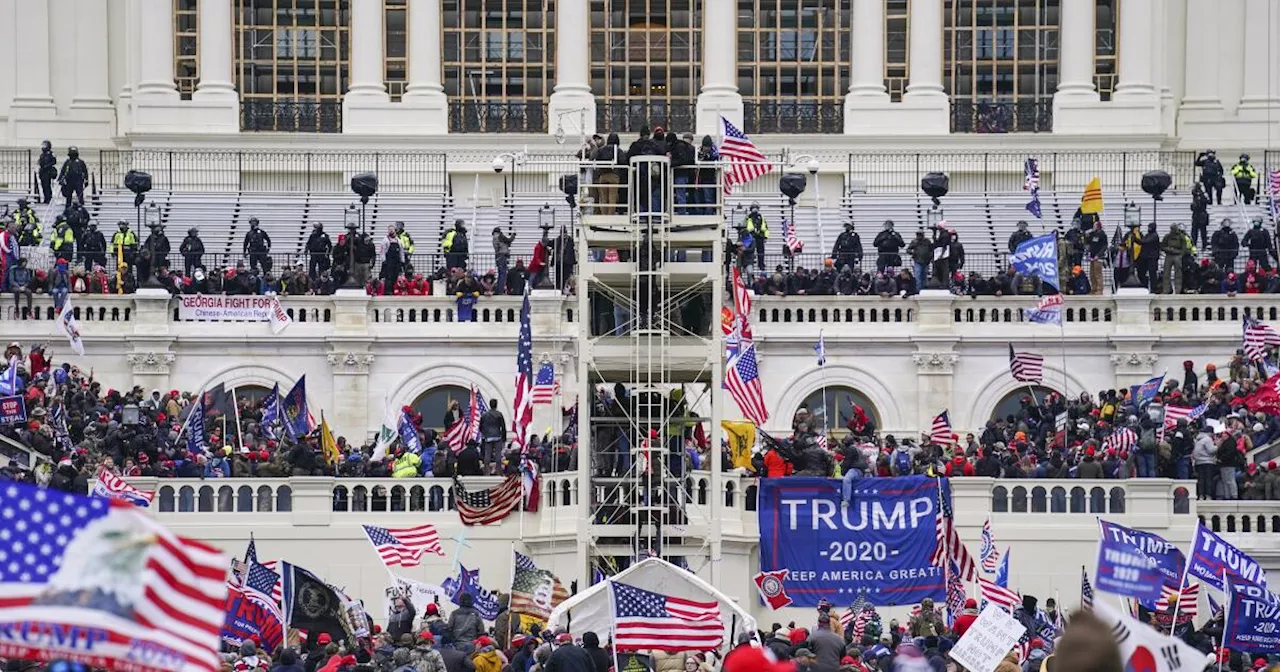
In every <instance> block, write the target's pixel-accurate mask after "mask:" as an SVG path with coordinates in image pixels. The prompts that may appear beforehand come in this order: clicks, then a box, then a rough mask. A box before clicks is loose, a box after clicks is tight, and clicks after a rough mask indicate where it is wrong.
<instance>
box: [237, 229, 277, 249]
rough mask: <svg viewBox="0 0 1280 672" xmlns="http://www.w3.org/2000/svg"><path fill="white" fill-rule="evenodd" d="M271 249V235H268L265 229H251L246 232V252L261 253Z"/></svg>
mask: <svg viewBox="0 0 1280 672" xmlns="http://www.w3.org/2000/svg"><path fill="white" fill-rule="evenodd" d="M270 251H271V236H268V235H267V232H266V231H263V230H262V229H249V232H248V233H246V234H244V253H245V254H248V253H250V252H259V253H261V252H270Z"/></svg>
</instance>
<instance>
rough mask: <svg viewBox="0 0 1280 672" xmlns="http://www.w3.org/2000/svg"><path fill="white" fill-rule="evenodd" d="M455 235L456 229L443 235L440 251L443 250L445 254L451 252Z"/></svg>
mask: <svg viewBox="0 0 1280 672" xmlns="http://www.w3.org/2000/svg"><path fill="white" fill-rule="evenodd" d="M456 235H458V231H457V229H454V230H452V231H450V232H448V233H446V234H444V243H443V244H441V245H440V249H442V250H444V251H445V252H451V251H453V237H454V236H456Z"/></svg>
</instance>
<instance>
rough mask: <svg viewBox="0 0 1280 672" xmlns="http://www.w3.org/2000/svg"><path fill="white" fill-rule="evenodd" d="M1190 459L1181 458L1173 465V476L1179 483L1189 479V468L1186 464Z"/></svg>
mask: <svg viewBox="0 0 1280 672" xmlns="http://www.w3.org/2000/svg"><path fill="white" fill-rule="evenodd" d="M1190 459H1191V458H1189V457H1186V456H1183V457H1180V458H1178V459H1177V460H1176V461H1175V462H1174V463H1173V475H1174V477H1176V478H1177V479H1178V480H1180V481H1185V480H1186V479H1188V478H1190V477H1191V466H1190V465H1189V464H1188V463H1187V462H1188V460H1190Z"/></svg>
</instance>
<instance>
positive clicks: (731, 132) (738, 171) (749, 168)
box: [720, 116, 773, 194]
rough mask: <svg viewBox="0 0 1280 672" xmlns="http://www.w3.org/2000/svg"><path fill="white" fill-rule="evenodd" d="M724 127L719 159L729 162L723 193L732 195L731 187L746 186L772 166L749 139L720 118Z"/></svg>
mask: <svg viewBox="0 0 1280 672" xmlns="http://www.w3.org/2000/svg"><path fill="white" fill-rule="evenodd" d="M720 124H721V125H722V126H723V127H724V140H723V141H722V142H721V144H720V158H722V159H723V160H725V161H728V162H729V167H728V170H726V171H725V176H724V193H726V194H730V193H733V185H735V184H746V183H747V182H750V181H751V180H754V179H756V178H757V177H760V176H761V175H764V174H766V173H769V172H770V171H772V170H773V164H772V163H770V162H769V160H768V159H767V158H765V156H764V154H762V153H761V152H760V150H759V149H756V145H755V143H754V142H751V138H748V137H747V134H746V133H743V132H742V131H741V130H740V129H739V128H738V127H737V126H734V125H733V124H732V123H730V121H729V120H728V119H725V118H724V117H723V116H721V117H720Z"/></svg>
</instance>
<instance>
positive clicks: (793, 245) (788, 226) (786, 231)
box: [782, 217, 804, 254]
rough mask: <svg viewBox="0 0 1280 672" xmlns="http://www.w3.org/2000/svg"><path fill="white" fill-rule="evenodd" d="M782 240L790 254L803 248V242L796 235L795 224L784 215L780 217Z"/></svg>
mask: <svg viewBox="0 0 1280 672" xmlns="http://www.w3.org/2000/svg"><path fill="white" fill-rule="evenodd" d="M782 242H783V243H785V244H786V246H787V249H788V250H790V251H791V253H792V254H795V253H796V252H800V251H801V250H803V249H804V242H803V241H801V240H800V238H799V237H798V236H796V226H795V224H793V223H792V222H791V220H789V219H787V218H786V217H783V218H782Z"/></svg>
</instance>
